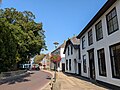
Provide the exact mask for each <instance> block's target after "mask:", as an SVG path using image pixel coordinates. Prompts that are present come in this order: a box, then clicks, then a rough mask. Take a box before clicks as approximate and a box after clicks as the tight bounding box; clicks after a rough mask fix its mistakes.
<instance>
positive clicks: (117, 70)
mask: <svg viewBox="0 0 120 90" xmlns="http://www.w3.org/2000/svg"><path fill="white" fill-rule="evenodd" d="M77 38H79V39H80V44H81V45H80V49H81V60H82V64H81V75H82V76H84V77H88V78H90V79H92V80H98V81H101V82H105V83H108V84H112V85H116V86H120V0H107V2H106V3H105V4H104V6H103V7H102V8H101V9H100V10H99V11H98V13H97V14H96V15H95V16H94V17H93V18H92V20H91V21H90V22H89V23H88V24H87V26H86V27H85V28H84V29H83V30H82V31H81V32H80V34H79V35H78V36H77Z"/></svg>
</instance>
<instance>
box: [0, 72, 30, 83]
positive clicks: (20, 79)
mask: <svg viewBox="0 0 120 90" xmlns="http://www.w3.org/2000/svg"><path fill="white" fill-rule="evenodd" d="M27 77H30V74H29V75H27V76H22V77H19V78H14V79H9V80H3V81H2V82H0V85H2V84H8V85H11V84H16V83H22V82H28V81H31V80H29V79H27Z"/></svg>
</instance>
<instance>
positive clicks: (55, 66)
mask: <svg viewBox="0 0 120 90" xmlns="http://www.w3.org/2000/svg"><path fill="white" fill-rule="evenodd" d="M53 44H54V45H55V49H57V46H58V44H59V43H58V42H54V43H53ZM56 68H57V62H54V69H55V73H54V82H56Z"/></svg>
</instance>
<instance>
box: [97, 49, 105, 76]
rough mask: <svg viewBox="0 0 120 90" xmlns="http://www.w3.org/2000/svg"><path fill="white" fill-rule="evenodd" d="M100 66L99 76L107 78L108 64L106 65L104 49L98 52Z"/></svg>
mask: <svg viewBox="0 0 120 90" xmlns="http://www.w3.org/2000/svg"><path fill="white" fill-rule="evenodd" d="M98 65H99V74H100V75H101V76H106V63H105V54H104V49H100V50H98Z"/></svg>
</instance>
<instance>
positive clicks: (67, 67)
mask: <svg viewBox="0 0 120 90" xmlns="http://www.w3.org/2000/svg"><path fill="white" fill-rule="evenodd" d="M66 70H68V60H66Z"/></svg>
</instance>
